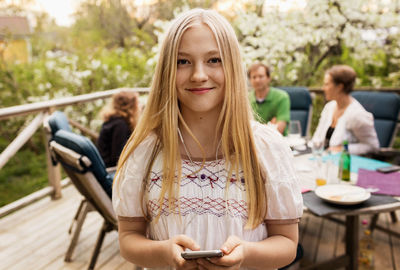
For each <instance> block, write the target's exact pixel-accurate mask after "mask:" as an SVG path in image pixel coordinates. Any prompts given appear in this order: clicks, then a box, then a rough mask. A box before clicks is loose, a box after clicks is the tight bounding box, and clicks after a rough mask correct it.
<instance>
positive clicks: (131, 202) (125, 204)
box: [112, 134, 156, 219]
mask: <svg viewBox="0 0 400 270" xmlns="http://www.w3.org/2000/svg"><path fill="white" fill-rule="evenodd" d="M155 141H156V135H155V134H151V135H150V136H148V137H147V138H146V139H145V140H144V141H143V142H141V143H140V144H139V145H138V147H137V148H136V149H135V150H134V151H133V153H132V154H131V155H130V156H129V158H128V159H127V161H126V162H125V164H124V166H123V168H122V169H121V172H120V175H119V174H118V175H116V176H115V179H116V180H115V181H116V182H115V184H114V187H113V195H112V202H113V207H114V211H115V213H116V215H117V217H118V218H119V219H121V218H122V219H124V218H125V219H126V218H128V219H129V218H134V217H143V216H144V214H146V213H143V211H142V202H141V200H140V198H141V197H142V196H140V194H141V192H142V182H143V177H144V175H145V173H146V168H147V163H148V161H149V158H150V156H151V153H152V150H153V147H154V143H155ZM144 210H145V211H146V209H144Z"/></svg>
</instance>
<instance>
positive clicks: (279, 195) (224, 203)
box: [113, 122, 303, 250]
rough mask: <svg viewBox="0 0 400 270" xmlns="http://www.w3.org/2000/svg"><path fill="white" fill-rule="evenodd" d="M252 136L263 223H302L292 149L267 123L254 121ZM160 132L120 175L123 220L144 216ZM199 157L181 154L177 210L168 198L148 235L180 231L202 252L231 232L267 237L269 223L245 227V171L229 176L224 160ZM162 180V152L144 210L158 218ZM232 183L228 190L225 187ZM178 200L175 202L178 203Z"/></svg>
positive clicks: (117, 196) (116, 196) (117, 205)
mask: <svg viewBox="0 0 400 270" xmlns="http://www.w3.org/2000/svg"><path fill="white" fill-rule="evenodd" d="M252 128H253V134H254V140H255V144H256V148H257V154H258V156H259V161H260V163H261V167H262V169H263V170H264V171H265V172H266V175H267V176H268V179H267V181H266V184H265V189H266V193H267V214H266V216H265V223H283V224H290V223H296V222H298V221H299V218H300V217H301V216H302V213H303V200H302V196H301V191H300V187H299V183H298V180H297V178H296V175H295V170H294V168H293V162H292V154H291V151H290V148H289V147H288V146H287V144H286V142H285V141H284V140H283V138H282V136H281V135H280V133H278V132H277V131H276V130H274V129H272V128H270V127H267V126H266V125H262V124H259V123H257V122H252ZM155 141H156V135H155V134H151V135H150V136H148V137H147V138H146V139H145V140H144V141H143V142H142V143H141V144H140V145H139V146H138V147H137V148H136V149H135V151H134V152H133V153H132V155H131V156H130V157H129V159H128V160H127V162H126V163H125V164H126V165H125V166H124V168H123V170H122V173H123V175H122V177H121V178H120V180H119V182H118V183H117V185H116V186H115V188H114V190H113V206H114V210H115V212H116V214H117V216H118V218H119V219H124V218H125V219H126V218H132V217H143V213H142V207H141V201H140V198H141V196H140V191H141V188H142V181H143V177H144V174H145V170H146V167H147V163H148V159H149V157H150V155H151V152H152V149H153V146H154V143H155ZM201 164H202V162H201V161H193V163H192V161H190V160H188V159H185V158H184V157H183V158H182V179H181V184H180V189H179V204H180V216H181V217H179V212H178V211H179V210H178V209H179V208H178V207H176V208H175V209H176V210H175V211H174V212H173V213H171V212H170V210H169V208H168V200H167V199H166V198H165V199H164V202H163V204H164V206H166V207H163V208H162V212H161V215H160V218H159V220H158V222H157V223H155V222H154V221H152V222H150V223H149V227H148V236H149V238H150V239H154V240H166V239H169V238H171V237H173V236H175V235H177V234H185V235H187V236H189V237H191V238H192V239H194V240H195V241H196V242H197V243H198V244H199V246H200V247H201V249H202V250H206V249H220V248H221V247H222V244H223V243H224V242H225V241H226V239H227V238H228V237H229V236H230V235H236V236H238V237H240V238H241V239H243V240H246V241H261V240H263V239H265V238H267V237H268V232H267V229H266V226H265V224H260V225H259V226H258V227H257V228H255V229H253V230H248V229H244V226H245V224H246V221H247V205H246V193H245V185H244V181H245V179H244V178H243V172H242V171H240V174H239V175H235V172H234V173H233V175H232V177H231V178H230V179H229V180H228V179H226V178H227V174H228V172H227V170H226V168H225V160H224V159H218V160H211V161H206V162H205V165H204V167H203V168H202V169H201V170H200V171H199V172H198V173H195V171H196V170H197V169H199V168H200V166H201ZM161 181H162V153H160V154H159V155H158V156H157V157H156V159H155V161H154V164H153V166H152V168H151V172H150V184H149V185H148V188H147V190H146V192H148V198H147V201H146V202H144V203H145V205H146V206H147V209H148V210H146V211H149V213H148V214H150V216H151V217H155V216H157V214H158V211H159V209H160V208H159V207H160V206H159V204H158V199H159V194H160V191H161ZM227 182H229V187H228V192H226V185H227ZM177 205H178V202H176V206H177Z"/></svg>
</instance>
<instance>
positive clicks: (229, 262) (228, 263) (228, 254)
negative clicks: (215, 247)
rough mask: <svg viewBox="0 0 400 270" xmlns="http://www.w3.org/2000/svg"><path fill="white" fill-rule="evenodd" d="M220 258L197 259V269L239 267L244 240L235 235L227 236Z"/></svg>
mask: <svg viewBox="0 0 400 270" xmlns="http://www.w3.org/2000/svg"><path fill="white" fill-rule="evenodd" d="M221 250H222V252H223V253H224V256H223V257H221V258H210V259H198V260H197V262H198V263H199V269H209V270H213V269H239V268H240V266H241V265H242V263H243V261H244V257H245V255H244V242H243V241H242V240H241V239H240V238H238V237H237V236H229V238H228V239H227V240H226V242H225V243H224V244H223V245H222V248H221Z"/></svg>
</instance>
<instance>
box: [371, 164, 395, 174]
mask: <svg viewBox="0 0 400 270" xmlns="http://www.w3.org/2000/svg"><path fill="white" fill-rule="evenodd" d="M398 170H400V166H396V165H393V166H387V167H381V168H378V169H376V171H378V172H381V173H391V172H395V171H398Z"/></svg>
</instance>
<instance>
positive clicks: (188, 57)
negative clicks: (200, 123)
mask: <svg viewBox="0 0 400 270" xmlns="http://www.w3.org/2000/svg"><path fill="white" fill-rule="evenodd" d="M176 88H177V91H178V99H179V102H180V109H181V112H182V114H186V113H192V114H193V113H196V114H198V113H201V114H204V113H210V112H215V113H217V114H219V112H220V110H221V107H222V102H223V100H224V96H225V75H224V70H223V67H222V62H221V55H220V53H219V50H218V45H217V41H216V40H215V37H214V35H213V33H212V32H211V30H210V29H209V28H208V27H207V26H206V25H204V24H199V25H195V26H192V27H190V28H189V29H187V30H186V31H185V33H184V34H183V35H182V39H181V43H180V44H179V48H178V61H177V73H176Z"/></svg>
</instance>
